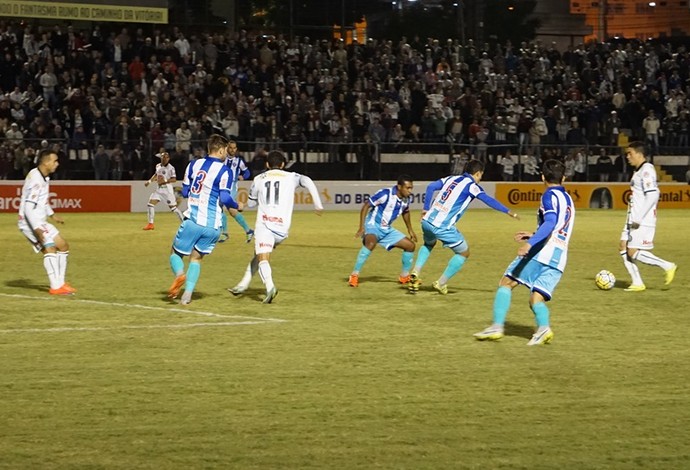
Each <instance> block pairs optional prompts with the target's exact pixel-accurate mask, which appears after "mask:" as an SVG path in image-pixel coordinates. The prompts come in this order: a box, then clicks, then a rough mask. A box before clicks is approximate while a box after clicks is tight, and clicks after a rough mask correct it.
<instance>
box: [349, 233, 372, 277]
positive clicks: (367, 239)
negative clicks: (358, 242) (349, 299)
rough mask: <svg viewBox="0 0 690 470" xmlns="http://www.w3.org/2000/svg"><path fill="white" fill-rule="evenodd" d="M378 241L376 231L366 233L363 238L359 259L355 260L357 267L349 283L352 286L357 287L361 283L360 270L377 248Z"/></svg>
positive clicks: (358, 254)
mask: <svg viewBox="0 0 690 470" xmlns="http://www.w3.org/2000/svg"><path fill="white" fill-rule="evenodd" d="M376 243H378V237H377V236H376V234H374V233H366V234H365V235H364V238H363V239H362V248H360V249H359V252H358V253H357V259H356V260H355V267H354V268H353V269H352V272H351V273H350V278H349V279H348V281H347V283H348V284H349V285H350V286H351V287H357V286H358V285H359V272H360V271H361V270H362V266H364V263H366V261H367V259H368V258H369V255H371V252H372V251H373V250H374V248H376Z"/></svg>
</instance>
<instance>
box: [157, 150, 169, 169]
mask: <svg viewBox="0 0 690 470" xmlns="http://www.w3.org/2000/svg"><path fill="white" fill-rule="evenodd" d="M157 156H158V157H160V159H161V163H162V164H163V165H167V164H168V162H169V161H170V154H169V153H168V152H166V151H165V150H161V151H160V152H159V153H158V155H157Z"/></svg>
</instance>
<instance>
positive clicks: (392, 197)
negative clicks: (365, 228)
mask: <svg viewBox="0 0 690 470" xmlns="http://www.w3.org/2000/svg"><path fill="white" fill-rule="evenodd" d="M369 205H370V206H371V209H370V210H369V213H368V214H367V218H366V221H365V224H366V225H371V224H374V225H376V226H377V227H384V228H385V227H390V226H391V224H392V223H393V221H394V220H395V219H397V218H398V216H399V215H400V214H404V213H405V212H409V210H410V200H409V199H405V200H403V199H400V198H399V197H398V187H397V186H393V187H392V188H383V189H381V190H379V191H377V192H376V194H374V195H373V196H371V197H370V198H369Z"/></svg>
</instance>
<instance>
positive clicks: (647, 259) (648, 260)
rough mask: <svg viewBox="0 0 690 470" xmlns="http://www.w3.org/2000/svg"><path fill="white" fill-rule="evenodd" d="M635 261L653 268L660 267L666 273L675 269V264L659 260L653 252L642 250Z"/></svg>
mask: <svg viewBox="0 0 690 470" xmlns="http://www.w3.org/2000/svg"><path fill="white" fill-rule="evenodd" d="M635 259H636V260H637V261H639V262H641V263H644V264H649V265H651V266H659V267H660V268H661V269H663V270H664V271H666V270H668V269H671V268H672V267H673V263H670V262H668V261H666V260H663V259H661V258H659V257H658V256H656V255H655V254H654V253H652V252H651V251H644V250H640V251H638V252H637V255H635Z"/></svg>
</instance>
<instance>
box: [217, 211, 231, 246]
mask: <svg viewBox="0 0 690 470" xmlns="http://www.w3.org/2000/svg"><path fill="white" fill-rule="evenodd" d="M228 238H230V234H229V233H228V214H226V213H225V211H223V212H222V215H221V217H220V238H219V239H218V242H219V243H223V242H225V241H227V239H228Z"/></svg>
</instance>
